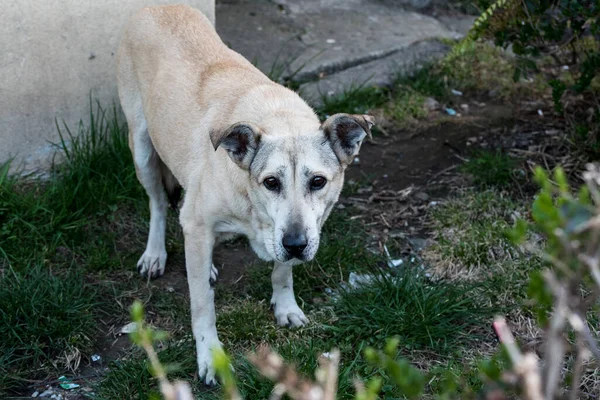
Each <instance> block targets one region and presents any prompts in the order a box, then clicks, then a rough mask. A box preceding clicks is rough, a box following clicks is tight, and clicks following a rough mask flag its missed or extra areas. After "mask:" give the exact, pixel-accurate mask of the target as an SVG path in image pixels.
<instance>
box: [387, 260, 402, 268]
mask: <svg viewBox="0 0 600 400" xmlns="http://www.w3.org/2000/svg"><path fill="white" fill-rule="evenodd" d="M403 263H404V260H402V259H400V258H398V259H396V260H389V261H388V267H390V268H396V267H399V266H400V265H402V264H403Z"/></svg>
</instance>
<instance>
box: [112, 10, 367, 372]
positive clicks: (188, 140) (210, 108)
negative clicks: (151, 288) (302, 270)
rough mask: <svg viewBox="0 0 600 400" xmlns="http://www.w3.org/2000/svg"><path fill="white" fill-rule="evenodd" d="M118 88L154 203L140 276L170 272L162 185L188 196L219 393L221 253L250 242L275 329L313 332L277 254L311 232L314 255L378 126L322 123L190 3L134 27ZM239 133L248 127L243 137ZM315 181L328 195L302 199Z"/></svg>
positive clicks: (196, 326)
mask: <svg viewBox="0 0 600 400" xmlns="http://www.w3.org/2000/svg"><path fill="white" fill-rule="evenodd" d="M117 81H118V88H119V98H120V100H121V104H122V106H123V111H124V113H125V116H126V118H127V121H128V124H129V134H130V138H129V139H130V141H129V143H130V147H131V150H132V153H133V156H134V161H135V166H136V172H137V175H138V178H139V180H140V182H141V183H142V185H143V186H144V188H145V189H146V191H147V193H148V195H149V197H150V210H151V220H150V234H149V237H148V245H147V248H146V251H145V252H144V254H143V255H142V258H141V259H140V261H139V263H138V268H139V269H140V272H142V274H144V275H149V276H152V277H156V276H159V275H161V274H162V273H163V272H164V268H165V263H166V250H165V245H164V242H165V237H164V236H165V225H166V207H167V206H166V204H167V199H166V195H165V191H164V189H163V185H164V186H165V187H166V189H167V190H168V191H170V192H172V191H173V190H174V189H175V188H176V186H177V185H181V186H183V188H184V189H185V198H184V203H183V207H182V209H181V212H180V222H181V225H182V227H183V231H184V235H185V253H186V268H187V275H188V282H189V287H190V298H191V309H192V328H193V332H194V337H195V339H196V346H197V350H198V366H199V369H200V371H199V372H200V375H201V376H205V381H206V382H207V383H213V382H214V369H213V368H212V358H211V356H210V349H211V348H214V347H218V346H219V345H220V344H219V341H218V338H217V333H216V327H215V321H214V320H215V313H214V304H213V299H214V292H213V289H212V288H211V287H210V285H209V281H210V280H211V279H212V280H214V279H215V278H216V270H215V269H214V267H211V266H212V248H213V246H214V244H215V243H216V242H217V241H218V240H219V239H220V238H221V237H229V236H230V235H232V234H243V235H246V236H247V237H248V239H249V241H250V243H251V245H252V247H253V249H254V250H255V252H256V253H257V254H258V255H259V256H260V257H261V258H263V259H266V260H274V261H275V269H274V272H273V275H272V282H273V290H274V292H273V298H272V303H273V304H275V316H276V318H277V321H278V323H280V324H289V325H292V326H299V325H303V324H304V323H306V317H305V316H304V314H303V313H302V311H301V310H300V309H299V307H298V306H297V304H296V301H295V298H294V294H293V288H292V275H291V267H292V265H294V264H296V263H297V262H298V259H291V260H290V259H289V254H288V257H287V258H286V256H285V252H283V253H282V251H283V250H282V245H281V244H280V242H281V235H282V234H283V233H284V231H286V229H288V230H289V229H291V228H289V227H290V226H294V227H296V228H297V227H300V228H302V229H304V230H303V231H302V232H306V235H307V236H309V239H310V240H309V239H307V243H308V244H307V245H306V251H305V252H306V254H307V255H306V257H305V256H304V254H305V253H302V257H305V258H306V259H310V258H312V257H313V256H314V253H315V252H316V248H317V247H318V236H319V233H320V228H321V226H322V224H323V222H324V221H325V219H326V218H327V215H328V214H329V212H330V211H331V208H332V206H333V204H334V202H335V201H336V200H337V198H338V196H339V193H340V191H341V188H342V185H343V175H344V174H343V171H344V168H345V167H346V165H348V163H349V162H350V161H351V159H352V157H353V155H354V154H356V153H357V152H358V148H359V147H360V144H361V143H362V140H363V139H364V137H365V136H366V135H370V131H369V129H370V127H371V125H372V120H370V119H369V117H365V116H348V115H346V114H339V115H336V116H332V117H331V119H330V120H328V122H326V123H325V124H324V125H321V123H320V122H319V120H318V118H317V117H316V115H315V113H314V111H313V110H312V109H311V108H310V107H309V106H308V105H307V104H306V103H305V102H304V101H303V100H302V99H301V98H300V97H299V96H298V95H297V94H296V93H294V92H293V91H291V90H289V89H287V88H285V87H283V86H281V85H278V84H276V83H274V82H272V81H270V80H269V79H268V78H267V77H266V76H265V75H264V74H262V73H261V72H260V71H259V70H258V69H256V68H255V67H254V66H253V65H252V64H251V63H250V62H248V61H247V60H246V59H245V58H243V57H242V56H241V55H239V54H238V53H236V52H234V51H232V50H230V49H229V48H228V47H227V46H225V45H224V44H223V42H222V41H221V39H220V38H219V36H218V35H217V33H216V32H215V30H214V28H213V27H212V25H211V24H210V22H209V21H208V19H207V18H206V17H205V16H204V15H202V14H201V13H200V12H199V11H197V10H195V9H193V8H190V7H188V6H183V5H171V6H158V7H148V8H144V9H142V10H140V11H139V12H138V13H137V14H135V15H134V16H133V17H132V18H131V20H130V22H129V24H128V26H127V28H126V29H125V32H124V35H123V38H122V41H121V45H120V48H119V51H118V54H117ZM236 124H237V125H236ZM239 124H242V125H243V126H244V127H243V128H236V126H239ZM238 130H239V132H242V133H241V134H240V135H242V136H241V139H243V140H242V142H243V143H246V144H248V145H249V146H253V147H252V148H251V150H252V151H254V152H257V151H258V150H257V149H258V148H259V146H260V148H261V149H263V148H265V149H266V148H267V147H269V146H270V147H269V148H271V149H273V150H272V151H273V152H272V154H271V153H269V154H270V155H269V157H267V155H263V157H262V158H261V160H260V161H261V162H262V164H263V165H262V169H261V171H263V170H264V171H266V172H264V173H267V172H269V173H271V175H272V174H274V173H275V172H273V171H280V170H283V171H284V172H285V174H287V175H285V176H286V178H285V179H287V180H286V181H285V186H284V189H285V190H284V189H282V192H281V195H279V196H276V195H275V194H273V193H271V192H269V191H268V190H267V189H265V186H263V181H262V180H263V179H265V177H264V176H258V175H254V172H252V171H250V170H249V168H250V166H249V165H248V160H253V159H252V158H251V157H250V156H248V160H247V159H246V158H244V159H235V157H236V154H235V152H232V151H231V150H228V149H226V148H223V147H222V146H220V145H221V143H223V141H224V139H226V138H228V139H230V136H229V135H230V134H232V132H233V133H234V134H235V133H236V132H238ZM239 132H238V133H239ZM248 132H254V133H255V134H256V135H255V136H253V135H249V136H248V135H247V133H248ZM234 136H235V135H234ZM236 137H237V136H236ZM254 139H255V140H256V143H255V142H254ZM328 141H329V142H330V144H328V143H329V142H328ZM227 143H228V145H231V143H234V144H237V143H238V142H235V141H234V142H231V140H229V141H228V142H227ZM213 146H214V147H213ZM264 146H266V147H264ZM215 147H216V148H217V149H216V151H215ZM264 151H266V150H264ZM244 154H251V155H254V154H255V153H252V152H248V153H244ZM256 154H258V153H256ZM265 154H266V153H265ZM257 157H258V156H257ZM232 160H233V162H232ZM277 163H279V164H277ZM296 163H297V164H296ZM296 166H297V167H298V168H296ZM278 167H279V168H278ZM303 171H304V172H303ZM282 173H283V172H282ZM257 174H258V172H257ZM290 174H296V175H290ZM302 174H304V175H302ZM311 174H316V175H319V176H323V177H324V178H326V180H327V184H326V186H325V187H324V188H323V189H320V190H316V189H315V190H314V191H312V189H311V190H310V191H308V192H307V190H308V189H307V188H308V184H307V183H306V182H304V181H302V180H303V179H305V176H308V177H307V178H306V179H309V181H307V182H310V179H312V178H311V176H312V175H311ZM282 179H283V178H282ZM306 193H308V194H306ZM293 218H296V219H295V220H293ZM302 224H303V225H302ZM298 229H299V228H298ZM287 248H288V247H286V249H287ZM302 251H304V250H302Z"/></svg>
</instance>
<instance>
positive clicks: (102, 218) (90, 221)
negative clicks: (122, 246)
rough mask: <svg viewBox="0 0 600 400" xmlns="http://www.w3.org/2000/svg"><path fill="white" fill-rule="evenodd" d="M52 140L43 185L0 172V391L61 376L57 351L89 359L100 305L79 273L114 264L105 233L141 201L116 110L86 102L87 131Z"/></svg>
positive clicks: (98, 292)
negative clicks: (53, 153) (50, 159)
mask: <svg viewBox="0 0 600 400" xmlns="http://www.w3.org/2000/svg"><path fill="white" fill-rule="evenodd" d="M60 134H61V141H60V143H59V144H57V157H56V160H57V162H56V163H55V165H54V166H53V168H52V170H51V171H50V174H49V176H48V177H47V178H46V179H44V180H35V179H30V178H27V177H19V176H17V175H9V174H8V171H9V167H10V165H9V164H8V163H7V164H4V165H3V166H2V167H0V226H1V228H0V270H1V271H2V274H3V275H2V278H1V279H2V282H1V284H0V335H1V336H2V340H1V341H0V350H1V356H0V358H1V359H2V362H0V365H1V366H2V367H1V368H5V369H8V372H7V373H6V374H4V373H0V375H2V376H3V379H0V393H6V392H10V391H14V390H15V387H18V386H21V385H22V384H24V382H25V381H20V380H19V379H21V378H23V377H25V378H27V379H36V378H40V377H44V376H46V374H47V373H50V372H52V374H55V373H61V371H62V373H64V372H66V371H67V366H65V365H63V364H64V363H61V361H60V359H61V357H62V358H64V356H65V355H66V354H67V355H68V354H70V353H75V352H76V351H79V352H80V353H81V356H82V357H83V358H84V359H85V357H87V356H89V353H90V352H91V350H92V348H93V346H94V344H95V340H96V334H97V331H96V325H97V320H98V319H99V318H100V315H99V311H98V310H101V309H102V308H103V307H101V308H98V305H99V304H103V303H106V302H107V300H106V298H105V297H104V296H105V294H106V293H105V291H104V290H103V287H101V286H99V284H95V283H92V282H93V280H90V278H89V277H87V278H86V279H84V278H83V276H84V273H87V272H89V271H103V272H104V271H107V270H111V269H113V270H114V269H118V268H121V267H122V262H123V259H122V256H123V254H117V252H116V251H115V246H116V243H117V242H120V241H122V240H123V237H119V236H118V235H116V233H115V231H114V230H112V229H111V227H112V225H113V224H114V223H115V216H116V215H117V214H118V213H119V212H121V210H127V209H134V210H135V209H136V208H137V207H138V206H139V205H140V204H143V203H144V202H143V201H142V200H143V199H144V197H145V195H144V194H143V191H142V190H141V188H140V186H139V184H138V183H137V180H136V178H135V170H134V168H133V165H132V160H131V153H130V151H129V148H128V145H127V135H126V129H125V128H124V126H123V125H122V124H120V123H119V122H118V120H117V117H116V110H114V109H113V110H112V113H111V114H109V113H108V112H106V111H105V110H104V109H103V108H102V107H100V106H99V105H96V106H95V107H94V108H93V110H92V104H90V119H89V121H88V122H87V125H84V124H83V123H81V124H80V125H79V127H78V132H77V134H75V133H74V132H72V131H71V130H69V129H68V128H67V127H65V126H62V127H61V129H60ZM132 206H133V207H132ZM130 219H131V218H130ZM138 219H139V218H138ZM131 265H133V263H132V264H131ZM93 310H96V311H93ZM53 363H54V364H55V366H53ZM3 372H4V371H3ZM57 376H58V375H57Z"/></svg>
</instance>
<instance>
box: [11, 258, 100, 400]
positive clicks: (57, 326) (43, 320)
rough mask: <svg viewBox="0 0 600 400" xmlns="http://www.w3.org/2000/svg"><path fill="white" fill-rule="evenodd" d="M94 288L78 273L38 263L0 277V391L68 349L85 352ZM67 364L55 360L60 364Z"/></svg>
mask: <svg viewBox="0 0 600 400" xmlns="http://www.w3.org/2000/svg"><path fill="white" fill-rule="evenodd" d="M96 296H97V293H96V291H95V290H94V288H93V287H90V286H89V285H86V283H85V282H84V280H83V278H82V277H81V275H79V274H76V273H73V272H71V273H68V274H63V275H60V276H56V275H53V274H51V273H50V272H49V271H47V270H46V269H45V267H44V266H42V265H34V266H30V267H29V268H28V270H27V272H26V273H17V272H15V271H14V270H12V269H8V270H6V271H5V272H4V276H3V277H2V278H1V279H0V337H1V338H2V340H0V377H2V378H0V393H2V392H3V391H7V390H8V388H9V387H14V386H15V385H17V386H18V385H19V384H20V383H22V382H21V381H20V378H24V377H27V378H28V379H32V378H34V377H36V376H39V374H41V373H43V372H44V371H45V370H48V369H52V363H56V362H57V359H59V358H61V357H64V356H66V355H68V354H69V353H77V352H82V353H85V352H86V351H89V350H90V348H91V345H92V337H93V335H94V333H95V330H96V322H95V318H94V314H93V308H94V307H95V306H96V305H97V304H98V299H97V297H96ZM65 367H68V366H64V365H61V368H65Z"/></svg>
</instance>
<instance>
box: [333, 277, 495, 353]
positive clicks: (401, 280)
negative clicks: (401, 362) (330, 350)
mask: <svg viewBox="0 0 600 400" xmlns="http://www.w3.org/2000/svg"><path fill="white" fill-rule="evenodd" d="M486 292H487V289H486V288H485V286H483V285H480V284H471V283H465V282H462V283H456V282H446V281H443V280H440V281H436V282H432V281H430V280H429V278H427V277H426V276H425V275H424V273H423V272H419V271H417V270H416V268H412V267H406V268H404V269H403V270H402V271H401V272H400V273H399V274H398V275H396V276H388V275H384V274H379V275H375V276H374V279H373V280H372V282H371V283H370V284H368V285H365V286H362V287H360V288H359V289H348V290H344V291H342V293H341V296H340V298H339V299H337V300H336V301H335V302H334V304H333V307H334V311H335V314H336V316H337V317H338V321H337V323H336V324H335V326H332V327H330V328H329V329H330V330H331V331H332V332H333V333H334V335H335V337H336V338H337V339H338V340H339V342H340V343H348V344H350V345H355V344H358V343H359V342H366V343H369V344H373V345H381V343H383V342H384V341H385V339H386V338H389V337H392V336H399V337H400V343H402V344H403V346H404V349H405V350H407V351H411V350H433V351H435V352H438V353H440V354H448V353H449V352H451V351H453V350H455V349H456V348H457V347H458V346H459V345H461V344H462V345H464V344H465V343H468V341H469V340H472V339H474V338H475V336H476V335H475V333H474V331H475V330H476V329H477V328H479V327H481V326H483V325H486V324H488V323H489V321H490V320H491V318H492V317H493V315H494V312H495V311H496V309H495V308H494V307H493V306H492V305H491V304H490V303H489V301H487V298H486Z"/></svg>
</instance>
